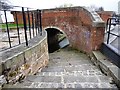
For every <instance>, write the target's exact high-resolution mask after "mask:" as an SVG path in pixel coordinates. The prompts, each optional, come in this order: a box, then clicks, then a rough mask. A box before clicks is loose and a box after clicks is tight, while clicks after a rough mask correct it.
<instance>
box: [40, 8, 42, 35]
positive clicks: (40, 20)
mask: <svg viewBox="0 0 120 90" xmlns="http://www.w3.org/2000/svg"><path fill="white" fill-rule="evenodd" d="M41 17H42V16H41V10H39V22H40V35H42V19H41Z"/></svg>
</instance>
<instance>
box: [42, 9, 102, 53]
mask: <svg viewBox="0 0 120 90" xmlns="http://www.w3.org/2000/svg"><path fill="white" fill-rule="evenodd" d="M93 21H94V20H93V18H92V16H91V14H90V13H89V12H88V11H87V10H85V9H83V8H80V7H79V8H78V7H76V8H66V9H65V8H64V9H53V10H43V11H42V26H43V28H46V27H57V28H59V29H61V30H63V31H64V32H65V33H66V35H67V37H68V39H69V42H70V45H71V46H72V47H74V48H76V49H79V50H81V51H84V52H87V53H90V52H91V51H92V50H97V49H99V48H100V45H101V43H102V42H103V37H104V28H99V27H93V26H92V24H93Z"/></svg>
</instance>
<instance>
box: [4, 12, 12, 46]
mask: <svg viewBox="0 0 120 90" xmlns="http://www.w3.org/2000/svg"><path fill="white" fill-rule="evenodd" d="M4 14H5V21H6V28H7V33H8V40H9V45H10V48H11V41H10V33H9V27H8V21H7V15H6V10H4Z"/></svg>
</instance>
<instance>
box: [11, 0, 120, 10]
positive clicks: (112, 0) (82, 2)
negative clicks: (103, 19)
mask: <svg viewBox="0 0 120 90" xmlns="http://www.w3.org/2000/svg"><path fill="white" fill-rule="evenodd" d="M9 1H10V2H11V3H12V4H13V5H16V6H24V7H31V8H38V9H49V8H55V7H59V6H61V5H64V4H72V5H73V6H91V5H95V6H97V7H101V6H102V7H103V8H104V10H107V11H116V12H117V11H118V1H120V0H9Z"/></svg>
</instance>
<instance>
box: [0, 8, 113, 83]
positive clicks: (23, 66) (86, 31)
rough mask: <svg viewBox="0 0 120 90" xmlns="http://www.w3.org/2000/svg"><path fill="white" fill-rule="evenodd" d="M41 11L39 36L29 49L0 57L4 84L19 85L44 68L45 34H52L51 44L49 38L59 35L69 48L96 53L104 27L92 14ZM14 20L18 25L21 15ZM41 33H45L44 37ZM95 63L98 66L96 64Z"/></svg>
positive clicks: (85, 11)
mask: <svg viewBox="0 0 120 90" xmlns="http://www.w3.org/2000/svg"><path fill="white" fill-rule="evenodd" d="M41 11H42V13H41V15H42V28H43V35H42V36H40V35H38V36H37V37H35V38H33V39H35V40H30V43H29V47H25V46H24V45H22V46H20V47H19V48H18V49H16V47H15V48H13V49H11V51H10V50H8V52H7V51H6V52H4V53H3V54H2V55H3V56H2V58H3V59H5V60H3V62H2V64H0V66H1V67H2V69H1V70H0V74H1V75H2V74H4V73H5V74H4V75H5V77H6V78H7V82H8V83H9V82H13V83H14V82H16V81H19V79H20V78H21V77H22V78H24V77H25V76H27V75H34V74H35V73H36V72H37V71H38V70H39V69H40V70H41V68H43V67H45V66H46V65H47V64H48V61H49V55H48V48H47V45H48V46H49V43H47V34H48V35H49V34H51V33H49V32H52V34H51V35H52V36H51V42H52V41H53V38H56V34H57V33H58V31H59V32H62V33H64V34H65V35H66V37H67V39H68V40H69V43H70V46H71V47H73V48H75V49H78V50H80V51H83V52H86V53H89V54H90V53H91V52H92V51H94V50H99V49H100V47H101V44H102V43H103V41H104V40H103V39H104V30H105V23H104V21H102V19H101V18H100V17H99V15H98V14H97V13H96V12H93V11H90V10H88V9H86V8H84V7H69V8H56V9H46V10H41ZM13 15H14V13H13ZM30 17H31V16H30ZM14 18H15V16H14ZM18 18H19V24H20V23H22V21H21V20H22V14H21V12H18ZM15 19H16V18H15ZM30 21H31V18H30ZM27 23H28V22H27ZM44 30H46V31H47V32H48V33H47V34H46V32H44ZM50 30H51V31H50ZM21 48H22V49H21ZM24 49H25V50H24ZM9 52H10V53H9ZM10 55H11V56H10ZM4 56H5V57H7V59H6V58H5V57H4ZM100 60H101V58H100ZM93 62H95V61H93ZM98 63H100V62H99V61H98ZM100 65H103V64H100ZM110 65H111V64H110ZM105 68H106V67H105ZM105 70H106V69H105ZM3 72H4V73H3Z"/></svg>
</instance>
